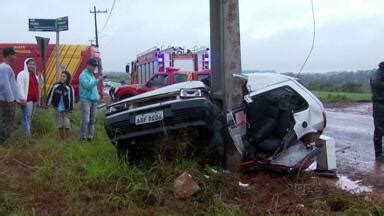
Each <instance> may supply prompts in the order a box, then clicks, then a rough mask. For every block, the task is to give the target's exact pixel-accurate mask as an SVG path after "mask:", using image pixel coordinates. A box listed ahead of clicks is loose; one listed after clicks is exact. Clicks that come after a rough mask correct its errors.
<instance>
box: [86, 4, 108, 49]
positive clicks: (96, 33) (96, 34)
mask: <svg viewBox="0 0 384 216" xmlns="http://www.w3.org/2000/svg"><path fill="white" fill-rule="evenodd" d="M89 12H90V13H93V15H94V16H95V38H96V47H99V35H98V32H97V14H98V13H107V12H108V11H107V10H103V11H101V10H98V11H96V6H93V11H89Z"/></svg>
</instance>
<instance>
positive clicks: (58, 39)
mask: <svg viewBox="0 0 384 216" xmlns="http://www.w3.org/2000/svg"><path fill="white" fill-rule="evenodd" d="M59 76H60V34H59V31H58V30H56V82H58V81H59Z"/></svg>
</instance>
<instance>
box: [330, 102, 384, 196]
mask: <svg viewBox="0 0 384 216" xmlns="http://www.w3.org/2000/svg"><path fill="white" fill-rule="evenodd" d="M326 110H327V120H328V125H327V128H326V130H325V132H324V134H325V135H328V136H331V137H333V138H334V139H335V141H336V158H337V159H336V160H337V169H338V173H339V174H341V175H346V176H348V177H349V178H351V179H353V180H361V183H362V184H365V185H370V186H373V188H374V190H376V191H379V192H384V163H378V162H375V160H374V147H373V141H372V140H373V130H374V126H373V118H372V106H371V104H370V103H356V104H349V105H339V106H337V107H334V108H327V109H326Z"/></svg>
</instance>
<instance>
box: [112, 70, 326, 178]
mask: <svg viewBox="0 0 384 216" xmlns="http://www.w3.org/2000/svg"><path fill="white" fill-rule="evenodd" d="M234 79H241V80H242V81H243V83H244V88H243V91H244V92H243V95H244V100H243V103H242V105H241V106H240V107H238V108H236V109H234V110H232V112H230V113H224V112H223V111H221V110H220V109H219V107H218V106H217V105H216V104H215V103H214V101H213V100H212V99H211V97H210V94H209V87H208V86H206V85H204V83H203V82H200V81H189V82H183V83H178V84H174V85H171V86H167V87H164V88H161V89H157V90H154V91H151V92H147V93H144V94H141V95H138V96H135V97H131V98H128V99H125V100H122V101H119V102H117V103H114V104H111V105H110V106H108V107H107V112H106V120H105V129H106V131H107V134H108V136H109V137H110V138H111V140H112V141H113V143H114V144H116V146H117V148H118V150H119V152H120V154H121V153H125V152H126V151H127V149H129V148H128V147H129V145H131V144H132V143H135V142H134V141H135V140H138V139H141V138H144V137H147V136H149V135H153V134H159V133H164V132H166V131H171V130H179V129H182V128H188V127H199V128H205V129H206V130H208V131H210V132H211V134H212V136H213V140H214V142H215V143H216V145H223V143H222V139H221V138H220V137H221V134H220V133H222V131H223V130H222V125H227V127H226V129H227V132H229V134H230V136H231V138H232V139H233V141H234V144H235V146H236V147H237V150H238V151H239V153H240V154H241V155H242V156H243V157H244V159H245V160H246V161H248V162H247V163H246V165H254V164H259V165H263V166H266V167H271V168H274V169H283V170H290V171H292V170H298V169H301V168H302V167H303V166H305V165H306V164H307V163H305V164H303V162H306V161H308V164H310V162H312V160H313V158H314V157H315V156H316V154H317V147H316V146H315V145H313V143H314V141H315V140H316V139H318V137H319V136H320V135H321V133H322V131H323V130H324V128H325V126H326V117H325V113H324V108H323V105H322V103H321V102H320V101H319V100H318V99H317V97H316V96H314V95H313V94H312V93H311V92H310V91H309V90H308V89H306V88H305V87H304V86H302V85H301V84H300V83H299V82H297V81H296V80H295V79H294V78H291V77H288V76H284V75H280V74H275V73H257V74H243V75H235V76H234Z"/></svg>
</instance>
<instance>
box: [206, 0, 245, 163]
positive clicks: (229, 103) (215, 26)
mask: <svg viewBox="0 0 384 216" xmlns="http://www.w3.org/2000/svg"><path fill="white" fill-rule="evenodd" d="M210 19H211V20H210V23H211V24H210V28H211V70H212V89H211V90H212V93H213V96H214V98H215V99H218V100H220V101H223V104H222V105H223V107H222V109H223V110H224V111H226V112H230V111H231V110H232V109H233V108H234V107H237V106H239V105H241V103H242V100H243V94H242V88H241V85H239V83H236V82H235V80H234V79H233V74H240V73H241V52H240V22H239V1H238V0H210ZM225 145H226V151H227V164H226V165H227V168H228V169H230V170H238V168H237V167H238V165H239V163H240V159H241V157H240V154H239V153H238V151H237V150H236V148H235V146H234V144H233V142H232V140H231V139H229V138H228V137H227V139H226V140H225Z"/></svg>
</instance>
